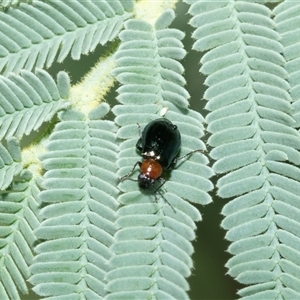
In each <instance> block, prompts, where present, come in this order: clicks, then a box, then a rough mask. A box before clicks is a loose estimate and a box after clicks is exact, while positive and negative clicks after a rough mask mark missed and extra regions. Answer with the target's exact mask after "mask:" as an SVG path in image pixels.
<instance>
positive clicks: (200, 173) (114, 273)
mask: <svg viewBox="0 0 300 300" xmlns="http://www.w3.org/2000/svg"><path fill="white" fill-rule="evenodd" d="M173 19H174V12H173V11H172V10H167V11H166V12H165V13H164V14H163V15H162V16H161V17H160V18H159V19H158V20H157V23H156V24H155V27H152V26H151V25H150V24H148V23H146V22H143V21H138V20H130V21H127V22H126V23H125V30H124V31H122V32H121V33H120V35H119V36H120V39H121V41H122V43H121V45H120V47H119V49H118V51H117V52H116V55H115V57H116V60H117V64H118V68H116V70H115V71H114V75H115V76H116V78H117V80H119V82H120V83H121V84H122V85H121V87H120V88H119V89H118V92H119V96H118V97H117V99H118V100H119V101H120V102H121V103H122V104H123V105H117V106H115V107H114V108H113V112H114V114H115V115H116V118H115V122H116V123H117V124H118V125H120V129H119V130H118V137H119V138H120V139H126V141H124V142H122V143H121V144H120V152H119V156H118V160H117V166H118V168H119V169H120V170H119V173H118V174H119V175H124V174H126V173H127V172H128V171H130V170H131V168H132V166H133V165H134V164H135V163H136V162H137V160H140V159H141V157H139V156H137V153H136V148H135V144H136V142H137V140H138V138H139V134H138V133H139V131H138V127H137V125H136V123H139V124H140V126H141V128H143V127H144V126H145V124H147V123H148V122H149V121H151V120H153V119H155V118H157V117H158V116H157V114H158V113H159V111H160V110H161V109H163V108H164V107H167V108H169V110H168V111H167V113H166V114H165V115H166V117H167V118H168V119H170V120H171V121H172V122H174V124H176V125H177V126H178V128H179V130H180V132H181V134H182V148H181V155H183V154H185V153H187V152H189V151H191V150H195V149H204V145H203V143H202V142H201V141H200V138H201V137H202V136H203V135H204V133H203V125H202V122H203V118H202V116H201V115H200V114H198V113H196V112H193V111H191V110H188V109H187V105H188V102H187V99H188V97H189V95H188V93H187V91H186V90H185V89H184V85H185V80H184V78H183V76H182V73H183V71H184V69H183V67H182V65H181V64H180V62H179V61H178V60H179V59H182V58H183V57H184V55H185V51H184V49H183V46H182V43H181V41H180V40H181V39H182V38H183V33H182V32H180V31H179V30H175V29H168V28H166V27H167V26H168V25H169V24H170V23H171V22H172V20H173ZM207 163H208V160H207V158H206V157H205V156H204V155H203V154H200V153H195V154H193V155H191V156H190V157H189V158H188V159H187V160H186V161H184V162H183V163H178V164H177V166H174V169H173V170H172V171H171V172H170V175H169V178H168V180H167V182H166V183H165V185H164V188H162V189H161V193H162V195H161V196H158V198H159V199H157V202H155V198H154V195H153V194H150V195H145V194H143V193H141V191H140V190H139V189H138V185H137V183H136V181H134V180H135V179H133V180H125V181H123V182H122V183H120V184H119V186H118V187H119V189H120V190H121V191H122V192H123V194H122V195H120V196H119V198H118V201H119V202H120V203H122V204H123V205H124V206H123V207H121V208H120V209H119V210H118V213H117V221H116V223H117V225H118V227H119V230H118V231H117V233H116V234H115V239H116V243H115V244H114V245H113V246H112V250H113V251H114V253H115V254H116V255H115V256H113V257H112V258H111V259H110V265H111V266H112V270H111V271H110V272H109V273H108V275H107V280H108V285H107V288H108V290H109V292H110V294H108V295H107V296H106V299H133V298H135V299H150V298H151V299H152V298H162V299H169V298H173V297H174V298H178V299H187V298H188V295H187V292H186V291H187V290H188V289H189V286H188V283H187V280H186V277H188V276H189V275H190V274H191V271H190V269H191V268H192V260H191V255H192V253H193V247H192V245H191V241H192V240H193V239H194V238H195V233H194V230H195V224H194V222H195V221H198V220H200V218H201V216H200V213H199V212H198V210H197V209H196V208H195V207H193V206H192V205H191V204H190V203H189V202H187V201H186V200H189V201H191V202H195V203H201V204H206V203H209V202H210V201H211V198H210V196H209V195H208V193H207V192H208V191H209V190H211V189H212V184H211V182H210V181H209V178H210V177H211V176H212V175H213V172H212V171H211V169H210V168H209V167H207V166H206V165H207ZM166 173H167V172H166ZM166 175H167V174H164V176H166ZM135 176H136V173H134V175H133V178H135ZM166 201H167V202H168V203H169V204H170V205H171V206H172V207H170V205H169V204H168V203H167V202H166Z"/></svg>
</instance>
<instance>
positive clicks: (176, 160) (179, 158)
mask: <svg viewBox="0 0 300 300" xmlns="http://www.w3.org/2000/svg"><path fill="white" fill-rule="evenodd" d="M195 152H204V150H202V149H197V150H193V151H190V152H189V153H187V154H184V155H183V156H181V157H178V158H174V160H173V162H172V163H174V164H176V163H177V162H178V161H179V160H181V159H183V158H186V157H187V156H190V155H191V154H193V153H195Z"/></svg>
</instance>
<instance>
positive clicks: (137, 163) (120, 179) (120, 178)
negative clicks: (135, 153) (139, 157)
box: [119, 161, 141, 181]
mask: <svg viewBox="0 0 300 300" xmlns="http://www.w3.org/2000/svg"><path fill="white" fill-rule="evenodd" d="M137 165H139V166H141V162H140V161H137V162H136V163H135V164H134V166H133V168H132V170H131V171H129V172H128V173H127V174H126V175H124V176H122V177H119V181H123V180H125V179H127V178H128V177H130V176H131V175H132V173H133V172H134V169H135V168H136V166H137Z"/></svg>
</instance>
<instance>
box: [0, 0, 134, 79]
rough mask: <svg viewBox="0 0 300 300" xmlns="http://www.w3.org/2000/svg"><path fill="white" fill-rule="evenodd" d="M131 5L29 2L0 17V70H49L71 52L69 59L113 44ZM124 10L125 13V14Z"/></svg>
mask: <svg viewBox="0 0 300 300" xmlns="http://www.w3.org/2000/svg"><path fill="white" fill-rule="evenodd" d="M132 6H133V2H132V1H126V0H124V1H123V0H120V1H119V0H118V1H93V2H92V1H85V2H81V1H52V0H49V1H46V2H43V1H34V2H33V3H32V4H25V3H21V4H20V5H19V6H18V7H17V8H9V9H7V11H6V12H5V13H4V12H0V20H1V26H0V37H1V38H0V57H1V58H0V71H4V73H5V74H8V73H9V72H18V71H19V70H20V69H22V68H24V69H27V70H32V69H33V68H34V67H36V68H43V67H44V66H45V67H46V68H49V67H50V66H51V65H52V63H53V62H54V60H56V61H58V62H62V61H63V60H64V59H65V58H66V56H67V55H68V54H69V53H70V52H71V56H72V58H73V59H79V58H80V56H81V54H87V53H88V52H90V51H93V50H94V49H95V48H96V46H97V45H98V44H99V43H100V44H101V45H104V44H106V43H107V42H108V41H111V40H113V39H114V38H115V37H116V36H117V35H118V33H119V31H120V30H121V28H122V26H123V22H124V20H125V19H127V18H128V17H129V16H130V15H131V14H130V13H128V12H126V10H132ZM125 9H126V10H125Z"/></svg>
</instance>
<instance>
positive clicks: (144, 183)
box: [138, 173, 155, 190]
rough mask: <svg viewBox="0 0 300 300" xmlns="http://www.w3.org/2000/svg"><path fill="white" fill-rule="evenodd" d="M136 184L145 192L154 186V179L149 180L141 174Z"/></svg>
mask: <svg viewBox="0 0 300 300" xmlns="http://www.w3.org/2000/svg"><path fill="white" fill-rule="evenodd" d="M138 182H139V187H140V189H142V190H147V189H149V188H150V187H151V186H153V185H154V183H155V179H153V178H150V177H149V176H147V175H146V174H143V173H141V174H140V175H139V176H138Z"/></svg>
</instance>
